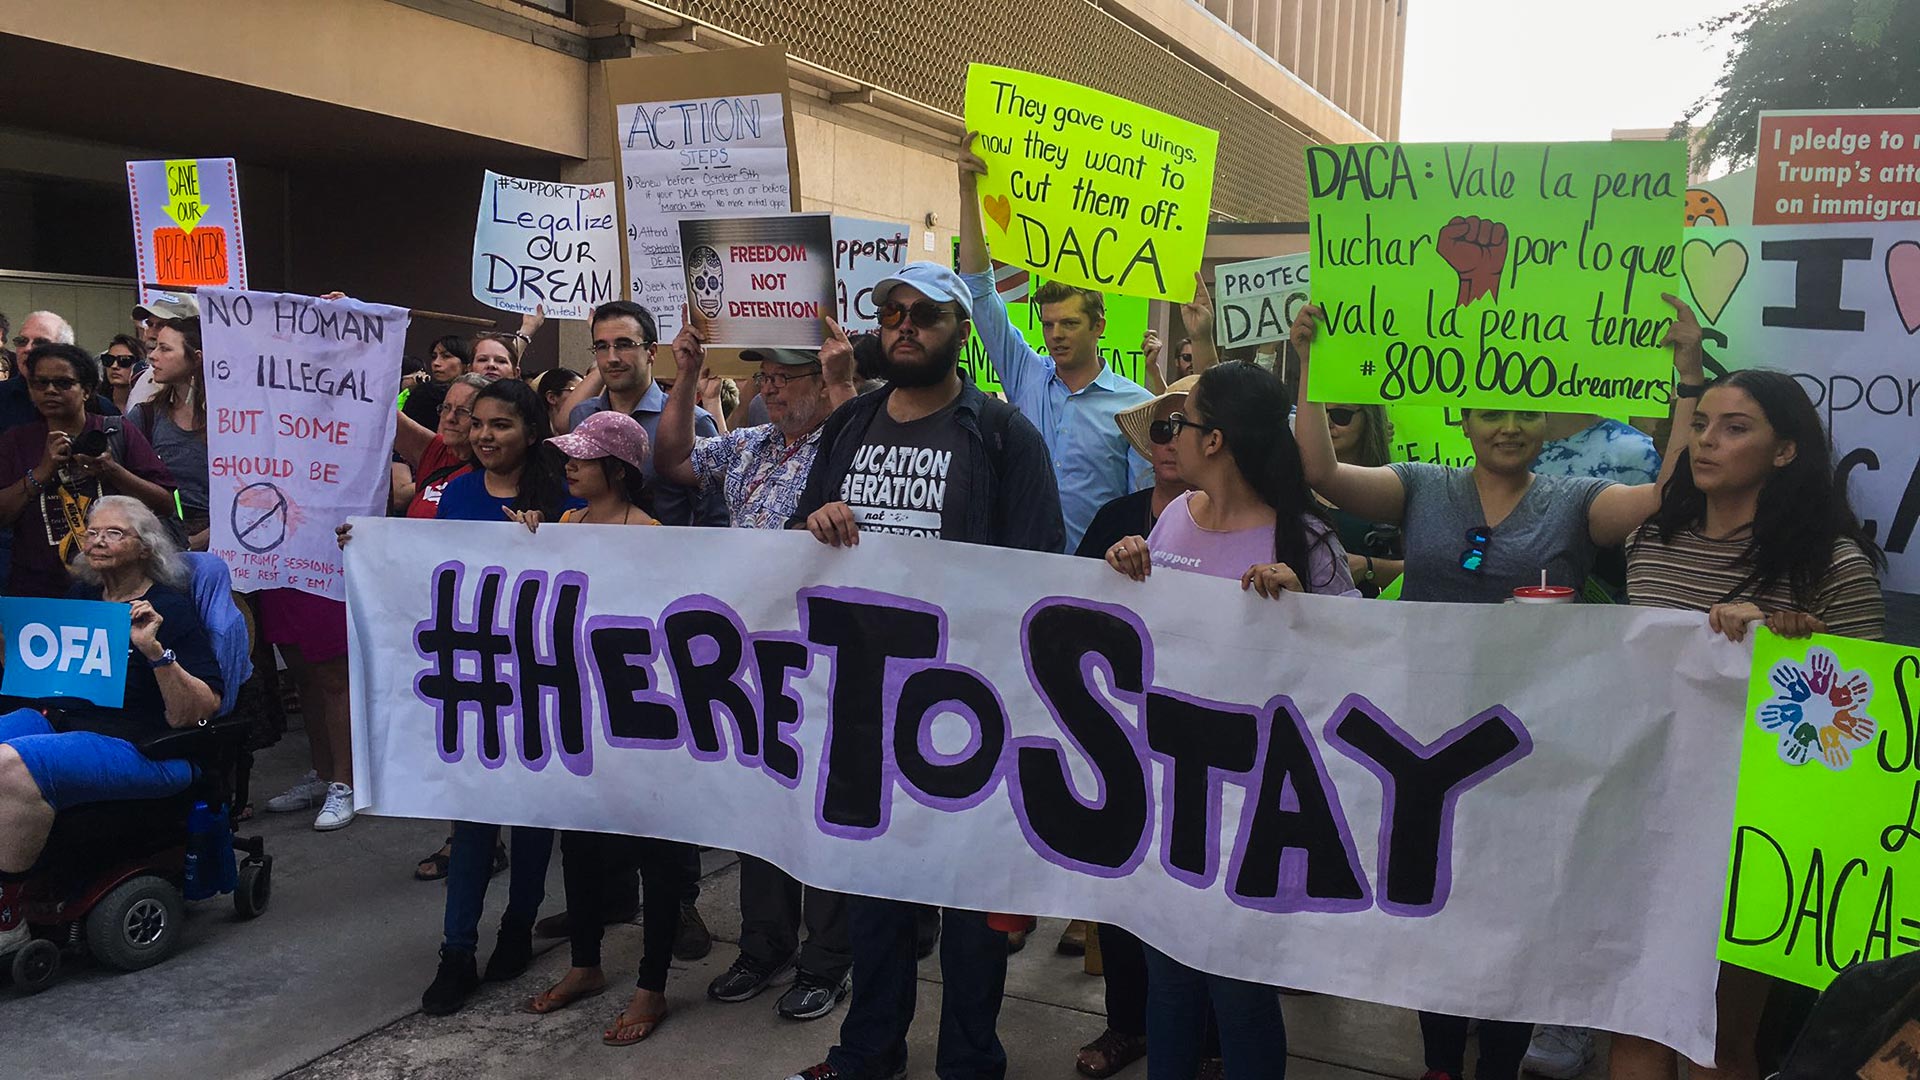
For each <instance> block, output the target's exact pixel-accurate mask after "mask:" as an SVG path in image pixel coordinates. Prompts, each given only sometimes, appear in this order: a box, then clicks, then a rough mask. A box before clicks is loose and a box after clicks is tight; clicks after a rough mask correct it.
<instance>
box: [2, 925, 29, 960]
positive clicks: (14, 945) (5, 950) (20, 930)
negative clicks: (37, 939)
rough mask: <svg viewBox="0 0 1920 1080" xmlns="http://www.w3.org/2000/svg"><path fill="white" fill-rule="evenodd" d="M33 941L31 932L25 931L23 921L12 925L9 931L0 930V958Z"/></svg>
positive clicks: (25, 927)
mask: <svg viewBox="0 0 1920 1080" xmlns="http://www.w3.org/2000/svg"><path fill="white" fill-rule="evenodd" d="M32 940H33V931H31V930H29V929H27V922H26V920H25V919H22V920H20V921H19V922H17V923H14V924H13V927H12V928H11V929H7V930H0V957H4V956H10V955H12V953H13V951H14V950H15V949H18V948H19V947H20V946H22V945H25V944H26V943H27V942H29V941H32Z"/></svg>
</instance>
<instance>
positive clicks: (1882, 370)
mask: <svg viewBox="0 0 1920 1080" xmlns="http://www.w3.org/2000/svg"><path fill="white" fill-rule="evenodd" d="M1680 265H1681V270H1682V275H1683V276H1684V278H1685V280H1686V284H1687V286H1688V289H1689V292H1690V299H1691V301H1692V303H1693V308H1694V311H1696V312H1697V313H1698V314H1699V316H1700V323H1701V325H1702V326H1703V327H1704V328H1705V330H1706V336H1707V343H1706V350H1707V356H1708V363H1709V365H1711V366H1712V367H1713V368H1715V369H1716V370H1717V369H1721V368H1722V367H1724V368H1741V367H1770V368H1777V369H1779V370H1781V371H1787V372H1791V373H1792V374H1793V376H1794V377H1795V378H1797V379H1799V380H1800V384H1801V386H1803V387H1805V389H1806V391H1807V395H1808V396H1809V397H1811V398H1812V399H1813V402H1814V404H1815V405H1816V406H1818V407H1819V409H1820V415H1821V418H1822V419H1823V420H1825V421H1826V422H1827V425H1828V428H1829V430H1830V432H1831V433H1832V436H1833V453H1834V464H1835V467H1836V468H1837V469H1838V471H1839V474H1840V475H1841V477H1842V478H1844V479H1845V480H1846V482H1847V483H1848V486H1849V493H1850V495H1851V496H1852V500H1853V507H1854V510H1855V512H1857V513H1858V514H1859V515H1860V517H1861V519H1862V520H1863V521H1865V522H1866V524H1867V527H1868V528H1869V529H1870V530H1871V531H1872V532H1873V535H1874V538H1875V539H1876V540H1877V541H1878V542H1879V543H1880V546H1881V547H1882V548H1884V549H1885V550H1886V553H1887V559H1888V564H1889V570H1888V574H1887V577H1886V581H1885V584H1886V586H1887V587H1888V588H1891V589H1896V590H1899V591H1902V592H1915V591H1920V548H1916V547H1915V546H1914V543H1913V538H1914V536H1913V534H1914V526H1915V524H1916V521H1920V438H1916V437H1915V435H1916V432H1920V425H1917V424H1916V416H1917V415H1920V413H1917V412H1916V410H1920V363H1916V361H1917V360H1920V222H1914V221H1905V222H1885V223H1874V222H1848V223H1841V224H1823V225H1761V226H1748V227H1745V228H1740V227H1734V228H1694V229H1688V230H1687V239H1686V241H1685V243H1684V244H1683V245H1682V246H1681V249H1680ZM1708 374H1709V375H1712V374H1714V371H1711V370H1710V371H1709V373H1708Z"/></svg>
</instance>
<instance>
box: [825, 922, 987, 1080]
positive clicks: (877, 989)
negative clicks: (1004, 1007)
mask: <svg viewBox="0 0 1920 1080" xmlns="http://www.w3.org/2000/svg"><path fill="white" fill-rule="evenodd" d="M915 911H916V909H915V907H914V905H912V904H908V903H903V902H901V901H898V900H879V899H875V898H873V897H870V896H849V897H847V934H848V937H849V939H850V943H851V944H852V946H853V950H852V951H853V996H852V998H851V999H850V1000H849V1001H848V1003H847V1015H846V1019H844V1020H842V1021H841V1023H840V1044H839V1045H838V1046H835V1047H834V1048H833V1049H832V1050H830V1051H828V1053H827V1063H828V1064H829V1065H832V1066H833V1067H834V1068H835V1069H838V1070H839V1071H840V1073H841V1075H843V1076H847V1077H849V1078H850V1080H872V1078H878V1077H888V1076H892V1075H894V1073H896V1072H898V1071H900V1070H901V1069H902V1068H904V1067H905V1065H906V1061H907V1029H908V1028H910V1027H912V1026H913V1007H914V995H915V993H916V992H917V991H918V989H919V976H918V972H917V961H916V960H915V959H914V927H915V924H916V922H917V917H916V915H915ZM942 917H943V926H942V929H941V934H940V976H941V981H942V984H943V985H942V988H941V989H942V993H941V995H940V1041H939V1044H938V1048H937V1049H936V1050H935V1052H934V1067H933V1071H934V1074H935V1075H936V1076H938V1077H939V1078H940V1080H1002V1078H1003V1077H1005V1076H1006V1075H1007V1052H1006V1050H1005V1049H1004V1048H1003V1047H1001V1045H1000V1036H999V1035H998V1034H997V1033H996V1032H995V1030H994V1028H995V1025H996V1024H997V1023H998V1022H999V1019H1000V996H1001V993H1002V992H1003V991H1004V990H1005V989H1006V984H1007V935H1006V934H1004V933H1002V932H1000V931H998V930H995V929H993V928H992V927H990V926H988V925H987V917H986V915H985V914H983V913H981V912H978V911H959V910H956V909H953V908H947V909H946V910H945V911H943V912H942Z"/></svg>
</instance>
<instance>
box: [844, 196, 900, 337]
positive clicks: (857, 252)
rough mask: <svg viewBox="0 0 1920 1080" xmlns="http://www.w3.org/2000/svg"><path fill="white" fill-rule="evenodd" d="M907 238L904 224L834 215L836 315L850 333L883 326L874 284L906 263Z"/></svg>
mask: <svg viewBox="0 0 1920 1080" xmlns="http://www.w3.org/2000/svg"><path fill="white" fill-rule="evenodd" d="M908 242H909V238H908V236H907V227H906V226H905V225H895V224H893V223H892V222H887V221H868V220H866V219H865V218H850V217H840V216H839V215H837V214H836V215H834V218H833V276H834V301H835V303H836V305H837V306H838V310H839V313H838V314H837V315H836V316H835V318H836V319H837V320H839V323H840V325H841V327H842V328H844V329H845V330H847V331H848V332H849V333H857V332H859V331H862V330H867V331H872V330H878V329H880V323H879V322H878V321H877V320H878V318H879V311H878V309H877V308H876V307H875V306H874V303H873V287H874V286H875V285H878V284H880V282H881V281H882V280H883V279H885V278H889V277H892V276H893V275H894V274H897V273H899V272H900V268H901V267H902V266H905V265H906V264H907V244H908Z"/></svg>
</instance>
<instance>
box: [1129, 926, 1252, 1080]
mask: <svg viewBox="0 0 1920 1080" xmlns="http://www.w3.org/2000/svg"><path fill="white" fill-rule="evenodd" d="M1146 948H1147V1080H1193V1074H1194V1072H1195V1071H1196V1070H1198V1069H1199V1068H1200V1044H1201V1041H1202V1040H1203V1039H1205V1038H1206V1033H1207V1002H1208V1001H1209V1000H1211V1001H1212V1002H1213V1013H1214V1017H1215V1019H1216V1021H1217V1023H1218V1024H1219V1027H1220V1056H1221V1058H1222V1059H1223V1060H1224V1061H1225V1063H1226V1066H1227V1075H1228V1076H1230V1077H1232V1078H1233V1080H1282V1078H1283V1077H1285V1076H1286V1075H1287V1025H1286V1021H1285V1020H1284V1019H1282V1018H1281V1015H1280V991H1279V990H1277V989H1275V988H1274V987H1271V986H1268V985H1266V984H1264V983H1252V982H1244V981H1242V980H1240V979H1229V978H1226V977H1225V976H1222V975H1209V974H1207V973H1205V972H1202V971H1195V970H1194V969H1193V968H1190V967H1188V966H1187V965H1185V964H1183V963H1181V962H1180V961H1178V960H1175V959H1174V958H1172V957H1170V956H1168V955H1167V954H1166V953H1163V952H1161V951H1160V950H1159V949H1156V948H1154V947H1153V946H1151V945H1148V946H1147V947H1146Z"/></svg>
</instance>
